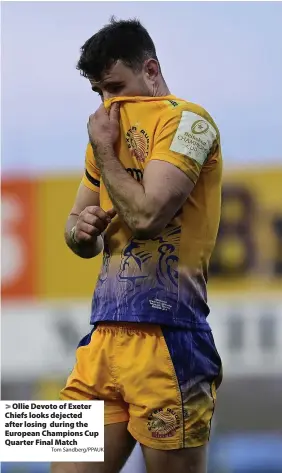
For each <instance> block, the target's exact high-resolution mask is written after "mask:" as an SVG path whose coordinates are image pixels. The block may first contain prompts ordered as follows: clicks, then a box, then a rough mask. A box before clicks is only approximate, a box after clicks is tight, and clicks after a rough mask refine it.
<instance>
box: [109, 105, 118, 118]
mask: <svg viewBox="0 0 282 473" xmlns="http://www.w3.org/2000/svg"><path fill="white" fill-rule="evenodd" d="M119 108H120V106H119V103H117V102H115V103H113V105H112V106H111V108H110V121H119Z"/></svg>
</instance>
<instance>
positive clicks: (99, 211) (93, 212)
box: [85, 206, 109, 220]
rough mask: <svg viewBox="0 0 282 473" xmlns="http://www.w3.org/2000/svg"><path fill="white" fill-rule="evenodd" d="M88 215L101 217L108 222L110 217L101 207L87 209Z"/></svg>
mask: <svg viewBox="0 0 282 473" xmlns="http://www.w3.org/2000/svg"><path fill="white" fill-rule="evenodd" d="M87 213H89V214H91V215H95V216H97V217H99V218H100V219H101V220H108V219H109V216H108V215H107V214H106V212H104V210H103V209H101V207H97V206H90V207H86V209H85V215H86V214H87Z"/></svg>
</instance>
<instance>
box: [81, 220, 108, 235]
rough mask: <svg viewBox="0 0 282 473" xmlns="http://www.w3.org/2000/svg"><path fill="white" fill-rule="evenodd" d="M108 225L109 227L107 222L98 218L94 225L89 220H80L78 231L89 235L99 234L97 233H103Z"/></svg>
mask: <svg viewBox="0 0 282 473" xmlns="http://www.w3.org/2000/svg"><path fill="white" fill-rule="evenodd" d="M106 227H107V224H105V223H104V222H102V220H99V219H98V218H97V220H96V222H95V223H94V225H91V224H89V223H87V222H80V223H79V226H78V231H82V232H84V233H87V235H91V236H97V235H100V233H102V232H103V231H104V230H105V228H106Z"/></svg>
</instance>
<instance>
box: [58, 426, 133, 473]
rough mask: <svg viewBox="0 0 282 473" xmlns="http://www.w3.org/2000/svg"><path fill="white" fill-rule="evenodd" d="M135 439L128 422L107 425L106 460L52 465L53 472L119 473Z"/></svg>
mask: <svg viewBox="0 0 282 473" xmlns="http://www.w3.org/2000/svg"><path fill="white" fill-rule="evenodd" d="M135 443H136V442H135V440H134V439H133V437H132V436H131V435H130V433H129V432H128V431H127V422H120V423H118V424H110V425H106V426H105V461H104V462H103V463H96V462H91V463H85V462H81V463H65V462H57V463H53V464H52V465H51V473H119V471H120V470H121V469H122V467H123V466H124V464H125V463H126V460H127V459H128V457H129V455H130V454H131V452H132V450H133V448H134V446H135Z"/></svg>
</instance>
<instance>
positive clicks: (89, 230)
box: [65, 184, 114, 258]
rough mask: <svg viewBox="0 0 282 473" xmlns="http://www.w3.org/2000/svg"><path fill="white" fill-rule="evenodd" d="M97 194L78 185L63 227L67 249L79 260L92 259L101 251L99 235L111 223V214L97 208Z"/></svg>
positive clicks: (98, 201) (101, 243)
mask: <svg viewBox="0 0 282 473" xmlns="http://www.w3.org/2000/svg"><path fill="white" fill-rule="evenodd" d="M99 203H100V199H99V193H98V192H94V191H92V190H91V189H89V188H88V187H86V186H84V185H83V184H80V186H79V189H78V193H77V196H76V199H75V203H74V205H73V208H72V210H71V212H70V214H69V217H68V219H67V223H66V227H65V241H66V243H67V245H68V247H69V248H70V249H71V250H72V251H73V252H74V253H75V254H76V255H78V256H80V257H81V258H93V257H94V256H97V255H98V254H99V253H100V252H101V251H102V250H103V238H102V236H101V234H102V233H103V231H104V230H105V229H106V227H107V226H108V224H109V223H110V221H111V216H113V215H114V213H113V212H112V213H111V212H108V213H106V212H104V211H103V210H102V209H101V208H100V207H99Z"/></svg>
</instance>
